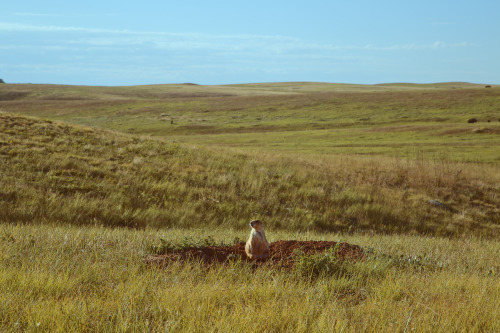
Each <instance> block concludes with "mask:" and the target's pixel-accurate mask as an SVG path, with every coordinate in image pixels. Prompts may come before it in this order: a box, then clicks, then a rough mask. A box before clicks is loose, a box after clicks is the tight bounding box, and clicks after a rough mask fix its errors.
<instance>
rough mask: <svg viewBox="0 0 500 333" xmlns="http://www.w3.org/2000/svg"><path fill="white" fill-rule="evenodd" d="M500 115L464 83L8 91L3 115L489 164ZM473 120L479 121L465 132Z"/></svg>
mask: <svg viewBox="0 0 500 333" xmlns="http://www.w3.org/2000/svg"><path fill="white" fill-rule="evenodd" d="M499 106H500V88H498V87H493V88H489V89H485V88H484V86H480V85H471V84H463V83H449V84H434V85H411V84H393V85H375V86H362V85H339V84H319V83H281V84H254V85H233V86H197V85H159V86H141V87H72V86H44V85H40V86H39V85H5V86H2V92H0V110H4V111H6V112H16V113H21V114H24V115H34V116H38V117H40V116H42V117H46V118H50V119H53V120H62V121H67V122H71V123H76V124H80V125H84V126H92V127H101V128H107V129H113V130H117V131H121V132H128V133H134V134H142V135H153V136H157V137H163V138H168V139H169V140H176V141H178V142H181V143H188V144H196V145H212V146H216V147H221V146H223V147H237V148H240V149H245V150H249V149H250V150H257V151H263V150H265V151H273V152H274V151H276V150H279V151H282V152H285V153H291V154H297V153H299V154H317V153H320V154H328V155H344V154H346V153H349V154H353V153H355V154H363V155H364V154H377V155H379V156H380V155H382V156H392V157H395V156H403V155H404V156H408V157H412V156H414V155H415V151H423V152H424V153H426V154H429V155H432V156H437V157H438V158H440V157H441V156H443V155H446V156H447V157H448V158H450V159H453V160H457V161H473V162H476V161H480V162H483V161H484V162H489V163H498V162H499V161H500V155H499V154H498V147H499V146H500V141H499V136H498V134H499V133H500V122H499V119H500V113H499ZM473 117H474V118H477V119H479V122H478V123H476V124H468V123H467V120H468V119H470V118H473ZM488 120H490V122H488ZM172 122H173V124H172Z"/></svg>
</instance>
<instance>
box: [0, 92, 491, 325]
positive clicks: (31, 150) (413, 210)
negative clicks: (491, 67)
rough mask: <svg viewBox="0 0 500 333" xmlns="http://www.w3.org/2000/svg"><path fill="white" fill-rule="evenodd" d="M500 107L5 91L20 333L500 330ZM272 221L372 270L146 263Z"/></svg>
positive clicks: (7, 318) (3, 222)
mask: <svg viewBox="0 0 500 333" xmlns="http://www.w3.org/2000/svg"><path fill="white" fill-rule="evenodd" d="M499 110H500V89H499V88H497V87H493V88H489V89H484V86H483V85H472V84H466V83H446V84H430V85H413V84H386V85H375V86H362V85H342V84H319V83H269V84H253V85H232V86H212V87H210V86H208V87H207V86H198V85H193V84H183V85H160V86H140V87H75V86H52V85H10V84H7V85H1V86H0V290H1V291H2V292H1V293H0V313H1V314H0V330H1V331H34V330H41V331H65V332H66V331H188V332H199V331H204V332H205V331H241V330H242V329H243V328H244V327H252V329H250V331H257V332H271V331H283V332H286V331H303V332H312V331H317V332H332V331H334V332H335V331H338V332H341V331H352V332H358V331H406V332H407V331H442V332H450V331H470V332H495V331H498V330H500V316H499V315H498V314H499V313H500V308H499V304H500V293H499V290H500V279H499V277H500V274H499V272H500V266H499V265H498V262H500V260H499V259H500V257H499V255H498V254H499V253H500V248H499V242H498V239H499V236H500V217H499V216H500V199H499V198H500V172H499V171H500V170H499V167H500V165H499V161H500V135H499V134H500V122H499V121H498V120H499V119H498V118H500V115H499V112H500V111H499ZM470 118H476V119H478V122H477V123H474V124H469V123H467V120H468V119H470ZM488 120H490V122H488ZM253 218H259V219H261V220H263V221H264V223H265V225H266V232H267V235H268V239H269V241H271V242H274V241H277V240H284V239H296V240H332V241H338V240H342V241H347V242H349V243H351V244H357V245H360V246H361V247H362V248H363V249H364V251H365V254H366V259H365V260H363V261H360V262H347V263H342V264H339V263H337V262H333V263H330V264H332V265H341V266H339V267H340V268H339V269H340V272H342V273H341V274H340V273H338V271H335V272H337V273H335V272H333V271H329V270H327V269H326V268H322V266H320V267H319V273H317V274H315V275H311V274H310V272H309V271H307V270H304V269H303V268H301V267H300V266H298V267H296V268H295V269H292V270H276V269H268V268H266V267H262V268H259V269H257V270H255V269H252V268H251V267H250V266H249V265H247V264H246V263H244V262H234V263H231V264H228V265H225V266H224V265H222V266H217V267H214V268H212V269H209V270H207V269H206V268H205V267H204V266H203V265H202V264H201V263H199V262H189V263H185V264H181V263H172V264H171V265H169V266H168V267H166V268H160V267H154V266H150V265H147V264H145V262H144V257H145V256H146V255H148V254H150V253H152V252H154V249H155V248H157V246H158V245H159V244H162V242H165V241H167V242H171V243H175V244H184V245H185V244H188V245H189V246H193V245H194V244H201V243H203V244H205V243H207V242H213V243H214V244H219V243H221V244H222V243H226V244H228V243H231V242H234V241H235V240H237V239H239V240H241V239H244V238H245V237H246V236H247V233H248V232H249V227H248V222H249V221H250V220H251V219H253ZM311 260H313V261H314V260H316V264H318V263H323V262H324V261H325V260H328V258H313V259H311ZM312 263H313V264H315V262H312ZM330 264H328V265H330ZM325 267H327V266H325ZM328 267H330V266H328ZM334 267H337V266H334ZM269 309H272V311H270V310H269ZM257 320H258V322H259V325H257V326H251V325H253V323H255V322H256V321H257Z"/></svg>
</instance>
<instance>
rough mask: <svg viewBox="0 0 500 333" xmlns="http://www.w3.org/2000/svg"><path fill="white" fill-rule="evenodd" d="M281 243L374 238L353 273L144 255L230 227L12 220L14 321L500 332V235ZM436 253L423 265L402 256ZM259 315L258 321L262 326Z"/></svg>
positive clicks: (49, 326)
mask: <svg viewBox="0 0 500 333" xmlns="http://www.w3.org/2000/svg"><path fill="white" fill-rule="evenodd" d="M268 234H269V235H270V238H271V239H272V241H274V240H277V239H293V238H297V237H296V236H300V237H298V238H305V239H308V240H311V239H317V240H322V239H329V240H338V239H339V238H342V239H343V240H344V241H347V242H350V243H355V244H359V245H361V246H364V247H365V248H366V249H368V248H370V247H373V249H371V250H370V251H371V252H369V253H370V254H369V258H368V259H367V260H366V261H364V262H360V263H357V264H352V267H351V268H350V269H349V272H350V274H349V275H347V276H344V277H335V276H330V275H326V276H324V277H319V278H316V279H314V280H310V279H309V278H307V277H305V276H303V275H301V274H297V272H295V271H293V270H292V271H276V270H272V269H269V268H262V269H258V270H256V271H255V270H252V269H250V268H249V267H246V266H245V265H243V264H238V263H235V264H233V265H230V266H226V267H218V268H214V269H211V270H208V271H207V270H205V269H204V268H203V267H201V266H199V265H198V264H196V263H191V264H189V263H188V264H178V263H173V264H171V265H170V266H168V267H167V268H164V269H160V268H155V267H148V266H146V265H145V264H144V262H143V260H142V259H143V256H144V255H145V254H146V253H147V252H146V251H147V248H148V244H150V243H151V242H154V241H157V240H158V239H159V238H164V239H170V240H172V241H175V240H176V239H180V237H184V236H188V237H192V238H193V239H203V238H206V237H208V236H210V237H213V238H214V239H216V240H217V241H226V242H230V241H231V240H232V238H234V237H240V238H241V237H244V236H245V234H244V233H242V232H241V231H236V230H227V229H211V230H209V229H207V228H202V229H197V230H185V229H170V230H162V231H157V230H142V231H140V230H129V229H116V228H115V229H109V228H102V227H68V226H50V225H45V226H21V225H6V224H3V225H0V251H1V252H0V253H1V259H0V262H1V265H0V289H1V290H2V293H1V294H0V312H1V313H2V316H1V317H0V318H1V319H0V328H1V329H2V330H7V331H11V330H34V329H42V330H50V331H84V330H97V331H103V330H149V331H159V330H165V329H171V330H175V331H206V330H215V331H228V330H241V329H242V328H244V327H254V328H253V329H252V331H266V330H267V331H282V332H285V331H304V332H311V331H322V332H325V331H336V330H338V331H340V330H341V329H344V330H346V329H347V330H348V331H359V330H383V331H401V330H404V329H405V327H409V329H414V330H416V331H426V330H433V331H442V332H445V331H450V330H451V331H453V330H456V329H457V328H460V329H465V330H467V331H496V330H498V328H499V325H500V321H499V320H500V318H499V317H498V303H499V301H500V295H499V280H498V277H499V275H498V274H499V271H498V269H499V266H498V263H497V262H496V261H493V259H494V258H495V255H496V256H497V254H498V252H499V251H500V248H499V246H498V242H496V241H485V240H480V239H476V238H469V239H468V240H467V241H465V242H463V241H453V240H446V239H440V238H427V237H418V236H392V237H385V236H372V237H366V236H363V235H351V236H348V235H339V234H336V235H334V234H329V235H325V234H316V233H306V234H300V235H298V234H293V233H292V234H287V233H286V232H277V233H273V232H268ZM388 256H392V257H393V258H399V256H403V257H404V260H407V258H410V259H411V258H414V257H425V258H426V262H427V263H428V264H427V265H425V266H421V265H419V264H418V263H415V262H410V263H409V264H407V265H395V264H394V262H390V261H388V259H387V258H388ZM256 322H258V323H259V325H258V327H255V326H252V325H255V323H256Z"/></svg>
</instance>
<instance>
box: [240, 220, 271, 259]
mask: <svg viewBox="0 0 500 333" xmlns="http://www.w3.org/2000/svg"><path fill="white" fill-rule="evenodd" d="M250 227H252V231H251V232H250V237H248V241H247V243H246V245H245V252H246V253H247V256H248V258H250V259H256V260H259V259H260V260H262V259H266V258H267V257H269V243H268V242H267V239H266V234H265V233H264V226H263V225H262V222H261V221H259V220H253V221H251V222H250Z"/></svg>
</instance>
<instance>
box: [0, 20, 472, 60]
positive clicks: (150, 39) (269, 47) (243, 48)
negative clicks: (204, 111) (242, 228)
mask: <svg viewBox="0 0 500 333" xmlns="http://www.w3.org/2000/svg"><path fill="white" fill-rule="evenodd" d="M0 31H9V32H20V33H22V32H43V33H71V32H74V33H80V35H79V36H71V35H69V36H66V35H63V36H62V37H61V36H59V38H60V39H58V40H59V43H62V44H64V45H68V44H73V45H81V46H84V47H85V46H86V47H130V46H143V47H149V48H154V49H159V50H169V51H186V50H202V49H203V50H218V51H226V52H265V54H274V55H279V54H288V53H290V52H332V51H397V50H399V51H413V50H432V49H445V48H458V47H467V46H470V44H468V43H466V42H460V43H446V42H442V41H435V42H432V43H429V44H412V43H409V44H395V45H389V46H380V45H336V44H331V43H310V42H306V41H304V40H300V39H297V38H292V37H287V36H273V35H210V34H203V33H172V32H141V31H130V30H118V29H99V28H86V27H68V26H43V25H41V26H39V25H27V24H19V23H7V22H0ZM82 34H83V35H82ZM53 47H55V46H53ZM60 47H62V45H60Z"/></svg>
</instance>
